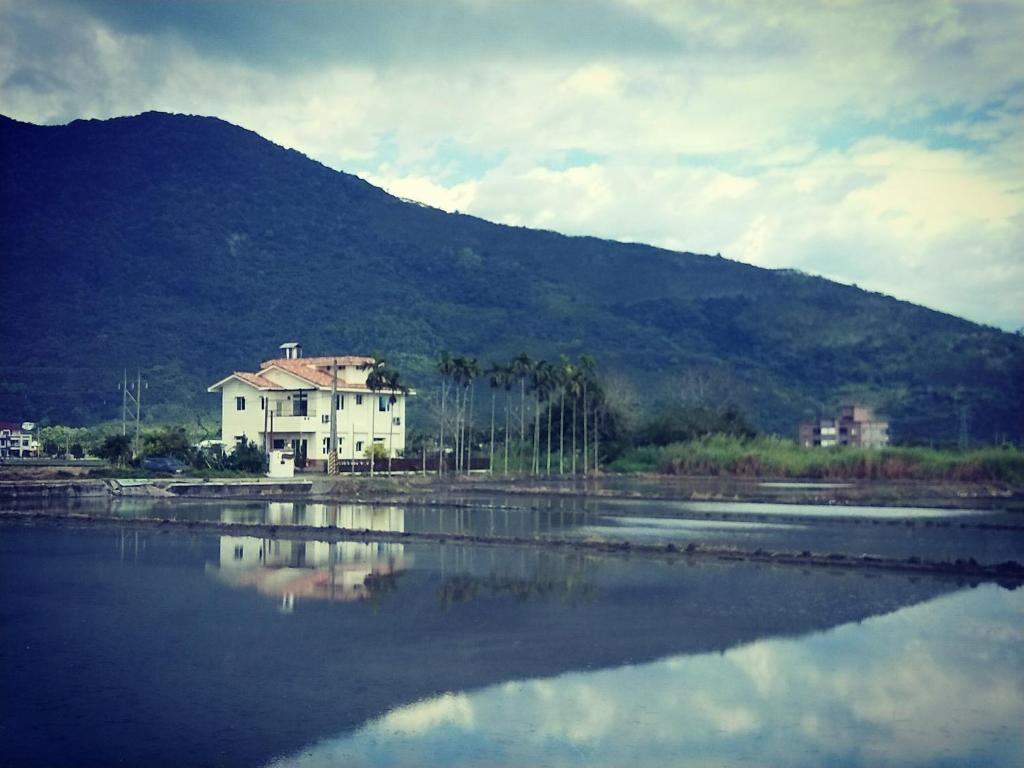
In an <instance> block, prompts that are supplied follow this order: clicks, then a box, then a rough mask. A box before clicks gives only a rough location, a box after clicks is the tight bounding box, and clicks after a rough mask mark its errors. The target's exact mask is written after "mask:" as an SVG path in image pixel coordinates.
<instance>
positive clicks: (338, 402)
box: [334, 395, 345, 411]
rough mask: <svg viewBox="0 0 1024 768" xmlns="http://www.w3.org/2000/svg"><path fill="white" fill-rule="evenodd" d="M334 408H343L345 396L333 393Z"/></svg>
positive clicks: (339, 409)
mask: <svg viewBox="0 0 1024 768" xmlns="http://www.w3.org/2000/svg"><path fill="white" fill-rule="evenodd" d="M334 410H336V411H343V410H345V396H344V395H335V396H334Z"/></svg>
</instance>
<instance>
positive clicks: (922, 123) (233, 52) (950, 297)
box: [0, 0, 1024, 330]
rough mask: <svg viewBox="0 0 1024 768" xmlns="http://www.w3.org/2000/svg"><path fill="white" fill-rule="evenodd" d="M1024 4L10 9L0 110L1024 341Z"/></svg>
mask: <svg viewBox="0 0 1024 768" xmlns="http://www.w3.org/2000/svg"><path fill="white" fill-rule="evenodd" d="M1022 39H1024V3H1022V2H998V1H993V2H988V1H984V2H982V1H971V0H964V1H962V2H938V1H935V2H912V1H911V2H901V3H893V2H854V1H852V0H831V1H829V2H814V3H800V2H785V1H783V0H766V1H765V2H759V3H748V2H740V1H739V0H735V1H732V2H727V1H724V0H719V1H715V2H712V1H710V0H705V1H700V0H695V1H693V2H685V1H682V0H586V1H585V2H584V1H583V0H579V1H577V2H557V1H554V0H550V1H547V2H541V1H540V0H509V1H508V2H504V1H502V2H498V0H449V1H447V2H445V1H442V0H434V1H432V2H416V1H415V0H396V1H394V2H382V3H373V2H354V1H353V2H346V1H338V2H326V1H324V0H315V1H313V0H292V2H288V3H283V2H267V1H266V0H249V2H229V1H223V2H190V1H189V0H178V1H177V2H173V3H166V2H156V1H155V0H136V2H115V1H113V0H91V1H86V0H80V1H78V2H73V1H72V0H43V1H40V0H25V1H22V2H19V1H17V0H0V112H3V113H4V114H7V115H10V116H12V117H15V118H18V119H21V120H28V121H32V122H38V123H63V122H67V121H70V120H73V119H76V118H80V117H96V118H104V117H112V116H116V115H123V114H135V113H138V112H141V111H145V110H149V109H159V110H165V111H170V112H182V113H190V114H203V115H216V116H218V117H222V118H224V119H226V120H229V121H231V122H234V123H237V124H240V125H243V126H245V127H247V128H251V129H253V130H255V131H257V132H259V133H260V134H262V135H264V136H266V137H267V138H269V139H271V140H273V141H276V142H278V143H280V144H283V145H285V146H289V147H294V148H296V149H298V150H300V151H302V152H304V153H306V154H307V155H309V156H311V157H313V158H315V159H318V160H320V161H321V162H324V163H325V164H327V165H329V166H331V167H334V168H338V169H342V170H346V171H350V172H353V173H358V174H359V175H361V176H363V177H365V178H367V179H368V180H370V181H372V182H373V183H376V184H378V185H380V186H383V187H384V188H386V189H388V190H389V191H391V192H392V193H394V194H397V195H400V196H402V197H407V198H411V199H415V200H419V201H422V202H425V203H428V204H431V205H435V206H438V207H441V208H445V209H448V210H460V211H464V212H469V213H473V214H476V215H479V216H482V217H484V218H488V219H492V220H496V221H501V222H505V223H510V224H518V225H525V226H532V227H542V228H546V229H555V230H559V231H563V232H567V233H572V234H593V235H599V236H604V237H610V238H615V239H620V240H639V241H644V242H649V243H653V244H656V245H662V246H665V247H669V248H677V249H684V250H692V251H698V252H706V253H721V254H722V255H724V256H726V257H728V258H732V259H737V260H740V261H745V262H748V263H752V264H757V265H760V266H765V267H795V268H799V269H803V270H805V271H807V272H811V273H815V274H821V275H824V276H827V277H830V278H833V279H836V280H840V281H843V282H848V283H857V284H858V285H860V286H861V287H864V288H869V289H872V290H877V291H882V292H884V293H888V294H892V295H894V296H897V297H899V298H901V299H907V300H910V301H914V302H917V303H920V304H924V305H926V306H929V307H933V308H936V309H940V310H943V311H947V312H951V313H954V314H957V315H961V316H964V317H967V318H970V319H972V320H976V321H979V322H984V323H988V324H992V325H997V326H999V327H1002V328H1006V329H1010V330H1013V329H1017V328H1019V327H1021V326H1024V139H1022V137H1024V57H1022V56H1020V54H1019V49H1020V40H1022Z"/></svg>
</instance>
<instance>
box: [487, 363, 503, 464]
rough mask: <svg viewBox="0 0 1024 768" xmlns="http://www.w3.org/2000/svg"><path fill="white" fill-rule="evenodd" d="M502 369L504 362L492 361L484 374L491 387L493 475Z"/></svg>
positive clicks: (491, 462)
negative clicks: (495, 422) (495, 425)
mask: <svg viewBox="0 0 1024 768" xmlns="http://www.w3.org/2000/svg"><path fill="white" fill-rule="evenodd" d="M502 371H503V366H502V364H501V363H496V362H491V363H490V365H488V366H487V368H486V369H485V370H484V375H485V376H487V383H488V385H489V386H490V388H491V452H490V465H489V469H490V472H491V474H492V475H493V474H494V412H495V410H496V405H497V401H498V388H499V387H500V386H501V385H502Z"/></svg>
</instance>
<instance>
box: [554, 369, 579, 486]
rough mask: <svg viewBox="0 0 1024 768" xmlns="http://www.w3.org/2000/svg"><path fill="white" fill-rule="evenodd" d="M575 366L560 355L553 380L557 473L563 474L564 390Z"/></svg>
mask: <svg viewBox="0 0 1024 768" xmlns="http://www.w3.org/2000/svg"><path fill="white" fill-rule="evenodd" d="M574 372H575V368H574V367H573V364H572V363H571V362H570V361H569V358H568V357H566V356H565V355H562V356H561V357H560V358H559V360H558V367H557V368H556V369H555V380H556V382H557V386H558V474H560V475H561V474H564V472H565V463H564V458H565V456H564V453H563V450H562V448H563V445H562V444H563V442H564V441H565V392H566V389H568V387H569V382H570V381H571V380H572V377H573V374H574Z"/></svg>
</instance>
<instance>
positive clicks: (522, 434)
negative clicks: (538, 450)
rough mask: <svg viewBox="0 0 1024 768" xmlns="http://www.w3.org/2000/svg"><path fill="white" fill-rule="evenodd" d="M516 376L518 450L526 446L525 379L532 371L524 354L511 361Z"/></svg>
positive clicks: (531, 363) (529, 360)
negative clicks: (517, 391) (517, 381)
mask: <svg viewBox="0 0 1024 768" xmlns="http://www.w3.org/2000/svg"><path fill="white" fill-rule="evenodd" d="M512 365H513V366H515V371H516V375H517V376H518V377H519V448H520V451H522V449H523V448H524V447H525V445H526V379H527V377H528V376H529V375H530V373H531V371H532V370H533V361H532V360H531V359H530V356H529V355H528V354H526V353H525V352H520V353H519V354H518V355H517V356H516V357H515V358H514V359H513V360H512Z"/></svg>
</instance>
